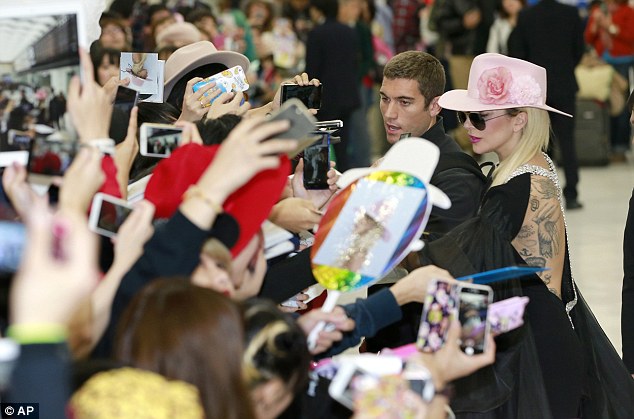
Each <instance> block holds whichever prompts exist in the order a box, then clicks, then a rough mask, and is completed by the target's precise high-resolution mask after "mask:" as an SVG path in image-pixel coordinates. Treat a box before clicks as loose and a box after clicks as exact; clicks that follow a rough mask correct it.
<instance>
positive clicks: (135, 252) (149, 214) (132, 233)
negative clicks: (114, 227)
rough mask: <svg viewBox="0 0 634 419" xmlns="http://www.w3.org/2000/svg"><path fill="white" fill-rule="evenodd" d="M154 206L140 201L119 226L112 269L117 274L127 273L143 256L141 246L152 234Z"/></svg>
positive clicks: (114, 240) (115, 239)
mask: <svg viewBox="0 0 634 419" xmlns="http://www.w3.org/2000/svg"><path fill="white" fill-rule="evenodd" d="M153 217H154V205H152V203H151V202H149V201H141V202H139V203H138V204H136V205H135V206H134V210H132V213H130V215H129V216H128V218H126V220H125V221H124V222H123V224H121V228H119V231H118V232H117V237H116V238H114V239H113V242H114V262H113V267H116V269H117V270H118V271H119V272H127V271H128V270H130V268H132V265H134V263H135V262H136V261H137V259H138V258H139V257H141V255H142V254H143V246H144V245H145V242H147V241H148V240H149V239H150V237H152V234H154V227H153V226H152V218H153Z"/></svg>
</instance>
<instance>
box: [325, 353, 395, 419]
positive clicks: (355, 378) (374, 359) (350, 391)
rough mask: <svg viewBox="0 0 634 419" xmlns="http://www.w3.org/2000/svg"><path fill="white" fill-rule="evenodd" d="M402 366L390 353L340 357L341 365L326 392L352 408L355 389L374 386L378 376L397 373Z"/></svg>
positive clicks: (378, 378)
mask: <svg viewBox="0 0 634 419" xmlns="http://www.w3.org/2000/svg"><path fill="white" fill-rule="evenodd" d="M402 368H403V362H402V361H401V360H400V358H398V357H396V356H391V355H379V356H376V355H372V356H363V355H361V356H351V357H349V358H341V365H340V367H339V370H338V371H337V374H336V375H335V377H334V378H333V379H332V382H331V383H330V386H329V387H328V394H330V396H331V397H332V398H333V399H335V400H337V401H338V402H339V403H341V404H342V405H344V406H346V407H347V408H349V409H353V408H354V393H355V392H356V391H360V390H364V389H367V388H369V387H373V386H376V385H377V384H378V383H379V380H380V377H382V376H386V375H395V374H399V373H400V372H401V371H402Z"/></svg>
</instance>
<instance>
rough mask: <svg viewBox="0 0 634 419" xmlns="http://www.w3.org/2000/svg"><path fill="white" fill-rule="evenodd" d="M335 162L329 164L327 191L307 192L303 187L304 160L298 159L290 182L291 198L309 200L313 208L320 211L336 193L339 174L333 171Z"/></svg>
mask: <svg viewBox="0 0 634 419" xmlns="http://www.w3.org/2000/svg"><path fill="white" fill-rule="evenodd" d="M334 167H335V162H333V161H331V162H330V170H328V173H327V175H326V176H327V177H328V189H315V190H307V189H306V188H305V187H304V159H299V163H298V164H297V167H296V168H295V174H294V175H293V179H292V181H291V186H292V187H293V196H294V197H295V198H303V199H308V200H310V201H311V202H312V203H313V205H314V206H315V208H317V209H318V210H320V209H322V208H323V207H324V206H326V204H327V203H328V202H329V201H330V200H331V199H332V197H333V196H334V194H335V192H336V191H337V180H339V174H338V173H337V171H336V170H335V169H334Z"/></svg>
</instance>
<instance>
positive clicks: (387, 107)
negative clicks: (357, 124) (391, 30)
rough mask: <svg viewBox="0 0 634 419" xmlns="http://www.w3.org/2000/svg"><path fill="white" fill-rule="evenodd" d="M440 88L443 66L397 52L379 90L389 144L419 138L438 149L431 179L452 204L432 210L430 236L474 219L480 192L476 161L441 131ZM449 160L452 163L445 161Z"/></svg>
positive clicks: (428, 57) (417, 55) (426, 56)
mask: <svg viewBox="0 0 634 419" xmlns="http://www.w3.org/2000/svg"><path fill="white" fill-rule="evenodd" d="M444 91H445V70H444V68H443V66H442V64H441V63H440V61H438V59H436V58H435V57H434V56H432V55H430V54H427V53H425V52H418V51H407V52H403V53H401V54H398V55H396V56H394V57H393V58H392V59H391V60H390V61H389V62H388V63H387V64H386V66H385V69H384V71H383V83H382V84H381V90H380V91H379V93H380V95H381V99H380V100H381V103H380V108H381V115H383V124H384V126H385V133H386V135H387V140H388V141H389V142H390V143H392V144H394V143H395V142H397V141H398V140H399V139H400V138H401V137H410V136H411V137H422V138H425V139H426V140H429V141H431V142H432V143H434V144H435V145H436V146H438V148H439V149H440V161H439V162H438V166H437V168H436V171H435V172H434V175H433V176H432V178H431V180H430V183H431V184H432V185H435V186H437V187H439V188H440V189H442V190H443V191H444V192H445V193H446V194H447V196H449V198H450V199H451V204H452V205H451V208H450V209H447V210H443V209H440V208H437V207H434V209H433V210H432V213H431V217H430V219H429V222H428V223H427V231H428V232H429V233H430V234H431V235H432V236H438V235H442V234H444V233H446V232H447V231H449V230H451V229H452V228H453V227H455V226H457V225H458V224H460V223H462V222H463V221H465V220H467V219H469V218H471V217H473V216H474V215H475V214H476V212H477V209H478V206H479V204H480V196H481V193H482V191H483V180H482V177H483V176H482V172H481V171H480V168H479V167H478V165H477V163H476V162H475V160H473V158H471V157H470V156H468V155H467V154H465V153H463V152H462V151H461V149H460V147H459V146H458V144H457V143H456V142H455V141H454V140H453V139H452V138H451V137H450V136H449V135H447V134H446V133H445V129H444V127H443V123H442V117H440V116H439V113H440V111H441V108H440V106H439V105H438V97H439V96H440V95H442V94H443V93H444ZM449 159H452V160H451V163H450V164H446V163H447V162H449ZM453 159H459V161H457V162H454V160H453ZM462 163H463V164H462ZM476 171H477V173H476ZM432 238H433V237H432Z"/></svg>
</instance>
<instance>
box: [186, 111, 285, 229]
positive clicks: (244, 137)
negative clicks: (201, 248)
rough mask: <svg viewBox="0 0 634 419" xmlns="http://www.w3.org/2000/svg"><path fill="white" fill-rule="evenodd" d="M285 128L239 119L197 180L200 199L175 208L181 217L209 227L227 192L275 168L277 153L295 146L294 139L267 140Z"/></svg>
mask: <svg viewBox="0 0 634 419" xmlns="http://www.w3.org/2000/svg"><path fill="white" fill-rule="evenodd" d="M288 128H289V122H288V121H274V122H264V119H263V118H250V119H246V120H243V121H242V122H240V123H239V124H238V125H237V126H236V127H235V128H234V129H233V130H232V131H231V133H230V134H229V136H228V137H227V139H226V140H225V141H224V142H223V143H222V145H221V146H220V148H219V149H218V152H217V153H216V156H215V158H214V160H213V161H212V163H211V164H210V165H209V167H208V168H207V169H206V170H205V171H204V172H203V175H202V176H201V178H200V179H199V180H198V183H197V186H198V187H199V190H200V191H203V192H202V193H203V194H204V195H203V196H204V199H202V198H199V199H186V200H185V201H184V202H183V203H182V204H181V206H180V207H179V208H180V210H181V212H182V213H183V214H184V215H185V217H187V219H189V220H190V221H191V222H192V223H194V224H195V225H196V226H198V227H199V228H201V229H209V228H211V225H212V223H213V221H214V220H215V218H216V215H217V212H218V211H219V209H218V207H219V206H221V205H222V204H223V203H224V202H225V200H226V199H227V197H228V196H229V195H231V194H232V193H233V192H235V191H236V190H238V189H239V188H240V187H242V186H243V185H244V184H246V183H247V182H248V181H249V180H251V178H252V177H253V176H254V175H256V174H257V173H259V172H261V171H262V170H266V169H275V168H277V167H279V165H280V155H281V154H286V153H289V152H291V151H292V150H294V149H295V148H296V147H297V141H295V140H275V139H269V138H274V137H275V135H276V134H279V133H281V132H284V131H286V130H288ZM265 140H266V141H265ZM205 201H206V202H205ZM209 202H212V203H213V204H215V205H209ZM213 207H215V208H213Z"/></svg>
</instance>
